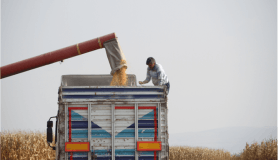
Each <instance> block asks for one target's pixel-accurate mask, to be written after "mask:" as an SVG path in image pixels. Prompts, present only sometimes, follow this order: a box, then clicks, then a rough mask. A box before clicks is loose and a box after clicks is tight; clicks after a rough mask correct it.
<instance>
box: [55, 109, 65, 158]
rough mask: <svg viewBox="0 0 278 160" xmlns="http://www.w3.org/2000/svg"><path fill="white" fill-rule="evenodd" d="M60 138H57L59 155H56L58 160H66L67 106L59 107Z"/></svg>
mask: <svg viewBox="0 0 278 160" xmlns="http://www.w3.org/2000/svg"><path fill="white" fill-rule="evenodd" d="M58 135H59V136H58V138H57V144H58V146H57V148H56V149H58V155H56V157H57V160H65V105H64V104H60V105H59V115H58Z"/></svg>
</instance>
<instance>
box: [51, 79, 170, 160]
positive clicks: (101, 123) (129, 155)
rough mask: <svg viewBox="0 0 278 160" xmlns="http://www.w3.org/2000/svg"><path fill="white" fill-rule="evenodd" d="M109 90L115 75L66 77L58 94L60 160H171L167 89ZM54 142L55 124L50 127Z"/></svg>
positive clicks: (133, 87) (132, 82) (134, 87)
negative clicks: (169, 159)
mask: <svg viewBox="0 0 278 160" xmlns="http://www.w3.org/2000/svg"><path fill="white" fill-rule="evenodd" d="M128 79H129V81H128V85H127V86H109V85H110V82H111V80H112V76H111V75H63V76H62V79H61V86H60V87H59V92H58V114H57V116H54V117H52V118H56V130H55V146H52V147H53V149H55V150H56V160H65V159H69V160H81V159H82V160H83V159H84V160H85V159H86V160H168V158H169V143H168V116H167V115H168V108H167V94H166V88H165V87H163V86H137V85H136V76H135V75H132V74H129V75H128ZM47 126H48V128H47V131H48V132H47V141H48V143H52V139H53V137H52V126H53V122H52V121H50V120H49V121H48V122H47Z"/></svg>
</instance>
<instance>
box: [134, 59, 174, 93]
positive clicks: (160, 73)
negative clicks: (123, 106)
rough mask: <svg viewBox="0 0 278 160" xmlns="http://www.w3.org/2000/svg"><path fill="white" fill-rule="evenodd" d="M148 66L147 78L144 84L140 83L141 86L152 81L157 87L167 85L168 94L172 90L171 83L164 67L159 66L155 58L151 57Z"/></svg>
mask: <svg viewBox="0 0 278 160" xmlns="http://www.w3.org/2000/svg"><path fill="white" fill-rule="evenodd" d="M146 64H147V65H148V66H149V67H148V68H147V78H146V79H145V80H144V81H143V82H142V81H139V84H146V83H149V81H150V80H151V79H152V81H153V84H154V85H155V86H162V85H165V86H166V87H167V94H168V93H169V90H170V82H169V80H168V77H167V75H166V74H165V72H164V70H163V68H162V66H161V65H160V64H157V63H156V62H155V59H154V58H153V57H149V58H148V59H147V62H146Z"/></svg>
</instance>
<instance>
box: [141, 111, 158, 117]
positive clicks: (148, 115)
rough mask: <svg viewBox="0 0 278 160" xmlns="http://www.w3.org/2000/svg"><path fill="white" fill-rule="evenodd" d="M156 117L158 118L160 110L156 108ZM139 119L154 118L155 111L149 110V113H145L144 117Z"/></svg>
mask: <svg viewBox="0 0 278 160" xmlns="http://www.w3.org/2000/svg"><path fill="white" fill-rule="evenodd" d="M156 118H158V111H157V109H156ZM139 119H154V111H151V112H149V113H148V114H145V115H144V116H143V117H141V118H139Z"/></svg>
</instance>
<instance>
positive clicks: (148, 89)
mask: <svg viewBox="0 0 278 160" xmlns="http://www.w3.org/2000/svg"><path fill="white" fill-rule="evenodd" d="M62 90H63V92H163V89H161V88H63V89H62Z"/></svg>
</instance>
